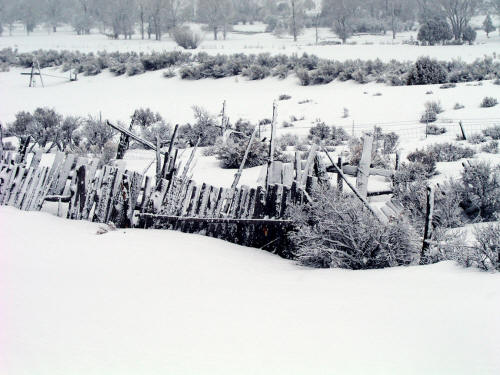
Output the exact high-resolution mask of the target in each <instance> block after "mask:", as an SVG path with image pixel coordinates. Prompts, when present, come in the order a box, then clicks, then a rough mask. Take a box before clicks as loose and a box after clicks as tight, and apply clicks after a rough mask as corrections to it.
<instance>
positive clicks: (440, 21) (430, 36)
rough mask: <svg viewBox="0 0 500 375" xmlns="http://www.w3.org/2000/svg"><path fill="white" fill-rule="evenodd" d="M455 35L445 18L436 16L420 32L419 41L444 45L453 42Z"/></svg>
mask: <svg viewBox="0 0 500 375" xmlns="http://www.w3.org/2000/svg"><path fill="white" fill-rule="evenodd" d="M451 38H453V34H452V32H451V28H450V25H449V24H448V21H447V20H446V18H444V17H440V16H436V17H431V18H429V19H427V20H426V21H425V22H424V23H423V24H422V26H421V27H420V29H419V30H418V35H417V39H418V40H419V41H421V42H425V43H428V44H430V45H431V46H432V45H434V44H436V43H443V42H445V41H447V40H451Z"/></svg>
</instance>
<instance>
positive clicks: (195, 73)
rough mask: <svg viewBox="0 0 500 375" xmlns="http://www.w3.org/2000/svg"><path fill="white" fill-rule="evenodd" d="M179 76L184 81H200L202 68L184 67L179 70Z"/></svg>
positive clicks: (195, 66) (194, 66)
mask: <svg viewBox="0 0 500 375" xmlns="http://www.w3.org/2000/svg"><path fill="white" fill-rule="evenodd" d="M179 75H180V76H181V78H182V79H192V80H198V79H201V78H202V75H201V70H200V67H199V66H197V65H187V66H183V67H182V68H181V69H180V70H179Z"/></svg>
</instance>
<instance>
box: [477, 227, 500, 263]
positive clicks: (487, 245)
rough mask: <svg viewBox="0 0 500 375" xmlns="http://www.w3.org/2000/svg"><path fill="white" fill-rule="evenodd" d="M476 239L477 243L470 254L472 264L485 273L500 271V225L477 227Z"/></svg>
mask: <svg viewBox="0 0 500 375" xmlns="http://www.w3.org/2000/svg"><path fill="white" fill-rule="evenodd" d="M474 238H475V240H476V243H475V246H474V248H473V250H472V251H471V252H470V253H469V255H470V257H471V258H472V259H471V261H472V264H473V265H474V266H476V267H478V268H480V269H482V270H484V271H492V270H496V271H500V224H498V223H496V224H495V223H492V224H488V225H486V226H481V227H477V228H476V229H475V230H474Z"/></svg>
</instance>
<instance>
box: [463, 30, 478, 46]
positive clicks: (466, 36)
mask: <svg viewBox="0 0 500 375" xmlns="http://www.w3.org/2000/svg"><path fill="white" fill-rule="evenodd" d="M476 37H477V32H476V30H474V29H473V28H472V27H471V26H467V27H466V28H465V29H464V32H463V34H462V39H463V40H464V42H467V43H469V44H472V43H473V42H474V41H475V40H476Z"/></svg>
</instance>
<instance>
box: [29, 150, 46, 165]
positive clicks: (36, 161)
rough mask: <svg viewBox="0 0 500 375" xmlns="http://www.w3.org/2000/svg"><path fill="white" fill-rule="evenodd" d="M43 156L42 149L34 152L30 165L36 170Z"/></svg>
mask: <svg viewBox="0 0 500 375" xmlns="http://www.w3.org/2000/svg"><path fill="white" fill-rule="evenodd" d="M42 156H43V150H42V149H40V150H38V151H37V152H35V153H34V154H33V157H32V158H31V162H30V167H31V168H33V169H34V170H35V169H37V168H38V166H39V165H40V162H41V161H42Z"/></svg>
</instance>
